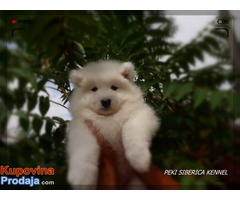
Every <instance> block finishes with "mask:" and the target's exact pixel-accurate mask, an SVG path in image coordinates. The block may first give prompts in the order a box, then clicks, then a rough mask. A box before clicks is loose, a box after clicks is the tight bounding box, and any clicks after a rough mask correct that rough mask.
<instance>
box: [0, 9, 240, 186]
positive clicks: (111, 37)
mask: <svg viewBox="0 0 240 200" xmlns="http://www.w3.org/2000/svg"><path fill="white" fill-rule="evenodd" d="M189 17H191V16H189ZM12 19H20V20H24V19H30V20H32V21H22V22H21V21H18V22H19V23H20V26H19V24H18V25H16V24H12V21H11V20H12ZM216 19H217V16H216ZM215 21H216V20H214V21H213V23H210V24H206V27H204V28H203V30H202V31H200V32H199V34H197V35H196V37H195V38H193V39H192V40H190V41H189V42H188V43H186V44H182V43H181V42H180V41H177V42H176V41H174V40H172V38H173V36H174V34H175V33H176V32H177V28H178V25H177V24H176V23H175V21H174V20H173V18H172V17H171V16H166V15H164V13H163V12H161V11H48V12H46V11H14V12H13V11H2V12H1V13H0V32H1V35H0V72H1V73H0V112H1V114H0V165H10V167H36V166H38V165H40V166H41V167H53V168H54V169H55V175H54V176H41V177H40V179H41V180H44V179H46V180H47V179H49V180H54V181H55V185H54V186H51V187H50V186H40V187H36V188H35V189H70V187H69V185H68V184H67V182H66V172H67V164H66V154H65V142H66V126H67V124H68V122H69V121H68V120H67V119H64V118H62V117H61V116H49V115H48V111H49V109H50V105H51V104H50V102H51V101H50V99H51V94H50V93H49V92H48V91H47V90H46V84H48V83H52V84H54V85H56V90H58V92H60V93H61V103H60V104H61V105H58V106H59V109H64V108H62V107H63V106H65V107H66V106H67V103H68V100H69V97H70V95H71V92H72V87H71V85H70V83H69V79H68V74H69V71H70V70H72V69H76V68H78V67H79V66H83V65H84V64H85V63H87V62H90V61H98V60H103V59H116V60H121V61H132V62H133V63H134V64H135V66H136V69H137V71H138V78H137V81H136V83H137V84H138V85H139V86H140V87H141V89H142V91H143V92H144V98H145V99H146V101H147V103H148V104H150V105H151V106H152V107H153V108H154V109H155V110H156V112H157V114H158V116H159V117H160V118H161V123H162V125H161V129H160V130H159V132H158V134H157V136H156V138H155V139H154V141H153V145H152V148H151V150H152V154H153V162H154V163H155V164H156V165H158V166H159V167H160V168H161V169H163V170H164V169H227V170H228V174H229V175H228V176H227V177H223V176H222V177H217V176H175V177H174V178H175V179H176V180H177V181H178V182H179V183H180V185H181V188H182V189H233V188H239V185H238V180H239V178H240V175H239V172H237V168H239V167H240V162H239V155H240V153H239V149H240V148H239V147H240V140H239V137H240V134H239V125H238V123H236V121H237V120H236V119H239V115H240V108H239V105H238V103H237V102H240V94H239V90H240V88H236V87H234V84H235V82H236V80H237V78H238V77H239V71H237V70H234V71H233V64H232V63H233V61H232V59H231V49H232V47H231V45H230V44H231V41H233V38H231V37H230V38H227V37H226V34H225V32H220V31H216V29H215V28H216V26H215ZM19 27H20V28H23V29H24V30H15V31H12V29H14V28H19ZM12 32H13V33H12ZM12 34H13V35H12ZM230 47H231V48H230ZM206 55H207V56H210V57H211V58H213V59H214V63H211V64H209V65H208V63H206V65H205V66H203V67H202V68H196V69H195V68H194V66H195V65H196V62H199V61H200V62H203V63H204V62H205V59H206ZM226 83H227V85H228V87H223V85H224V84H225V85H226ZM55 103H56V102H55ZM36 110H37V111H36ZM12 116H16V117H17V121H18V124H19V125H17V126H18V128H17V130H14V132H12V131H11V129H9V128H8V127H9V124H8V123H9V121H10V118H11V117H12ZM139 123H141V122H139ZM11 188H16V187H11ZM19 188H20V187H19Z"/></svg>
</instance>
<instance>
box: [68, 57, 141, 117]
mask: <svg viewBox="0 0 240 200" xmlns="http://www.w3.org/2000/svg"><path fill="white" fill-rule="evenodd" d="M135 75H136V72H135V70H134V66H133V64H132V63H131V62H125V63H120V62H117V61H102V62H96V63H90V64H88V65H87V66H86V67H84V68H82V69H80V70H73V71H71V73H70V80H71V81H72V83H73V84H74V86H75V89H74V93H73V97H72V99H71V107H72V108H71V107H70V108H71V111H72V112H77V110H79V109H88V110H91V111H92V112H94V113H96V114H98V115H112V114H114V113H116V112H118V111H119V110H120V109H121V107H122V106H123V105H124V103H125V102H129V101H133V99H135V98H136V96H138V95H136V90H137V89H136V86H135V84H134V83H133V78H134V76H135Z"/></svg>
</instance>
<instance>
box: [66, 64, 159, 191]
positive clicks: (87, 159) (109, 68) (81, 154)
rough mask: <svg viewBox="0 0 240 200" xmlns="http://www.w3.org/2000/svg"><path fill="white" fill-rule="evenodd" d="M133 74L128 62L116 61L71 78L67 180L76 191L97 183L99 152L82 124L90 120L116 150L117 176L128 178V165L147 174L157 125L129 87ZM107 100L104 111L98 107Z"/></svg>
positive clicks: (139, 96) (89, 67)
mask: <svg viewBox="0 0 240 200" xmlns="http://www.w3.org/2000/svg"><path fill="white" fill-rule="evenodd" d="M135 74H136V73H135V70H134V66H133V64H132V63H130V62H126V63H121V62H118V61H102V62H96V63H89V64H88V65H87V66H85V67H84V68H83V69H80V70H73V71H72V72H71V73H70V80H71V81H72V82H73V83H74V86H75V89H74V92H73V94H72V97H71V100H70V111H71V113H72V116H73V120H72V121H71V122H70V124H69V127H68V143H67V153H68V163H69V171H68V181H69V183H70V184H71V185H73V186H76V188H77V186H86V187H87V188H89V187H91V186H93V187H94V186H96V184H97V178H98V162H99V160H98V159H99V154H100V147H99V145H98V143H97V141H96V138H95V137H94V136H93V135H92V134H91V133H90V131H89V129H88V127H87V125H86V124H85V120H92V122H93V125H94V126H95V127H96V128H97V129H99V131H100V133H101V134H102V136H103V137H104V138H105V140H106V141H108V142H109V143H110V144H111V146H112V148H113V149H114V150H115V152H116V154H117V155H118V157H119V158H118V166H119V173H120V174H124V173H127V172H126V171H128V170H129V169H127V168H129V167H127V166H129V164H130V166H131V167H132V168H133V169H135V170H136V171H138V172H145V171H147V170H148V168H149V166H150V163H151V154H150V151H149V147H150V144H151V140H152V138H153V136H154V135H155V133H156V131H157V128H158V126H159V121H158V118H157V117H156V115H155V113H154V111H153V110H152V109H151V108H150V107H149V106H148V105H147V104H145V102H144V100H143V97H142V93H141V90H140V89H139V88H138V87H137V86H136V85H135V84H134V82H133V78H134V76H135ZM116 87H117V89H116ZM96 88H97V90H96ZM115 89H116V90H115ZM92 90H96V91H92ZM106 100H110V101H111V103H110V105H109V106H108V107H107V105H106V107H107V108H106V107H104V106H103V104H102V101H106ZM108 103H109V102H108ZM126 160H127V161H126ZM128 163H129V164H128Z"/></svg>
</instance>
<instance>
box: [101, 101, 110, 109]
mask: <svg viewBox="0 0 240 200" xmlns="http://www.w3.org/2000/svg"><path fill="white" fill-rule="evenodd" d="M101 104H102V106H103V107H104V108H108V107H109V106H110V105H111V99H102V100H101Z"/></svg>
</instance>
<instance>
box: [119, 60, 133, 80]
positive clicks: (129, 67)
mask: <svg viewBox="0 0 240 200" xmlns="http://www.w3.org/2000/svg"><path fill="white" fill-rule="evenodd" d="M121 74H122V76H123V77H124V78H126V79H128V80H129V81H133V78H134V76H135V75H136V71H135V70H134V65H133V64H132V63H131V62H125V63H123V64H122V65H121Z"/></svg>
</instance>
